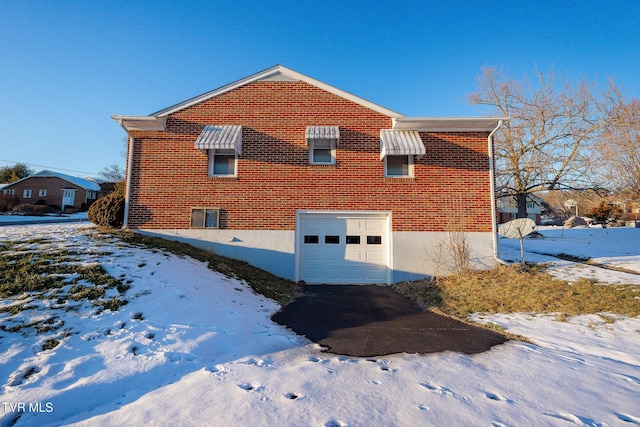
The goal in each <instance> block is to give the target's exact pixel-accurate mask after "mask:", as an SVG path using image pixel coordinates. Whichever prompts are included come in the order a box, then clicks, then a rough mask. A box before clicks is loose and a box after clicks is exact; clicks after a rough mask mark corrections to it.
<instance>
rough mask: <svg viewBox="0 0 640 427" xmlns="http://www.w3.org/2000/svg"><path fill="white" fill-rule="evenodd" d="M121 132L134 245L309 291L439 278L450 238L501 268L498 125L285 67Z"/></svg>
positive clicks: (122, 120) (132, 120)
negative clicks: (177, 248)
mask: <svg viewBox="0 0 640 427" xmlns="http://www.w3.org/2000/svg"><path fill="white" fill-rule="evenodd" d="M113 119H114V120H116V121H117V122H118V123H119V124H120V126H122V128H123V129H124V130H125V131H126V132H127V134H128V136H129V148H128V156H129V157H128V159H129V161H128V169H127V192H126V207H125V226H126V227H129V228H132V229H135V230H137V231H139V232H142V233H145V234H156V235H160V236H164V237H166V238H172V239H178V240H182V241H186V242H188V243H190V244H192V245H194V246H199V247H202V248H206V249H207V250H211V251H214V252H216V253H218V254H220V255H225V256H229V257H232V258H238V259H242V260H245V261H248V262H249V263H252V264H253V265H256V266H258V267H260V268H262V269H265V270H267V271H270V272H272V273H274V274H276V275H278V276H280V277H284V278H288V279H292V280H295V281H304V282H305V283H336V284H348V283H381V284H390V283H395V282H399V281H403V280H411V279H416V278H421V277H425V276H426V275H431V274H433V273H434V272H435V271H436V268H437V267H438V266H434V263H435V262H437V261H435V258H436V257H437V252H438V250H439V249H438V248H439V246H438V242H440V241H442V240H443V239H444V238H446V236H448V234H447V232H448V231H451V229H452V227H453V228H455V230H456V231H458V232H461V233H465V235H466V236H467V238H468V241H469V243H470V246H471V251H472V254H473V255H472V260H471V261H472V262H473V263H474V265H477V266H487V265H491V264H492V263H495V260H494V258H495V257H496V256H497V244H496V239H495V236H496V235H497V234H496V224H497V220H496V210H495V204H494V203H495V200H494V197H493V175H492V172H493V170H492V166H493V163H492V158H491V155H492V153H493V148H492V135H493V132H494V131H496V130H497V129H498V128H499V127H500V126H501V125H502V123H503V120H502V118H496V117H447V118H430V117H405V116H404V115H402V114H400V113H397V112H394V111H392V110H389V109H387V108H384V107H382V106H380V105H377V104H374V103H372V102H370V101H367V100H365V99H362V98H359V97H357V96H355V95H352V94H350V93H347V92H345V91H342V90H340V89H337V88H335V87H332V86H330V85H328V84H325V83H322V82H320V81H318V80H315V79H313V78H310V77H308V76H305V75H303V74H300V73H298V72H295V71H293V70H290V69H288V68H285V67H283V66H280V65H277V66H274V67H272V68H269V69H266V70H263V71H261V72H258V73H256V74H253V75H250V76H248V77H245V78H242V79H240V80H238V81H235V82H233V83H230V84H227V85H225V86H222V87H220V88H218V89H214V90H213V91H211V92H207V93H205V94H202V95H200V96H196V97H194V98H191V99H188V100H186V101H184V102H181V103H179V104H176V105H173V106H171V107H168V108H165V109H163V110H160V111H158V112H156V113H153V114H151V115H148V116H113ZM453 210H455V211H457V213H458V215H457V216H458V218H461V219H462V220H452V211H453ZM467 212H473V218H472V219H471V218H468V215H466V213H467Z"/></svg>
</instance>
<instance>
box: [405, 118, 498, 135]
mask: <svg viewBox="0 0 640 427" xmlns="http://www.w3.org/2000/svg"><path fill="white" fill-rule="evenodd" d="M508 120H509V118H508V117H398V118H394V119H393V126H392V128H393V129H394V130H417V131H422V132H491V131H493V130H494V129H495V128H496V126H498V124H499V123H500V121H502V122H503V123H504V122H506V121H508Z"/></svg>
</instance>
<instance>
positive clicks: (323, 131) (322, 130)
mask: <svg viewBox="0 0 640 427" xmlns="http://www.w3.org/2000/svg"><path fill="white" fill-rule="evenodd" d="M305 136H306V137H307V143H309V140H310V139H335V140H336V143H337V141H338V140H340V127H339V126H307V132H306V133H305Z"/></svg>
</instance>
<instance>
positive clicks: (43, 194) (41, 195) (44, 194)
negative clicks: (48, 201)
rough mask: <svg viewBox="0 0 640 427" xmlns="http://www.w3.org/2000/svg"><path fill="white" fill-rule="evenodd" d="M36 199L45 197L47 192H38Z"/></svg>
mask: <svg viewBox="0 0 640 427" xmlns="http://www.w3.org/2000/svg"><path fill="white" fill-rule="evenodd" d="M38 197H47V190H38Z"/></svg>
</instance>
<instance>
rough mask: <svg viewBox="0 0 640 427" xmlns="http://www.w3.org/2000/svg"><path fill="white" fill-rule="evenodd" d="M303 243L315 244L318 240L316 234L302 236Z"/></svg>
mask: <svg viewBox="0 0 640 427" xmlns="http://www.w3.org/2000/svg"><path fill="white" fill-rule="evenodd" d="M304 242H305V243H311V244H315V243H318V242H319V239H318V236H315V235H314V236H304Z"/></svg>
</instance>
